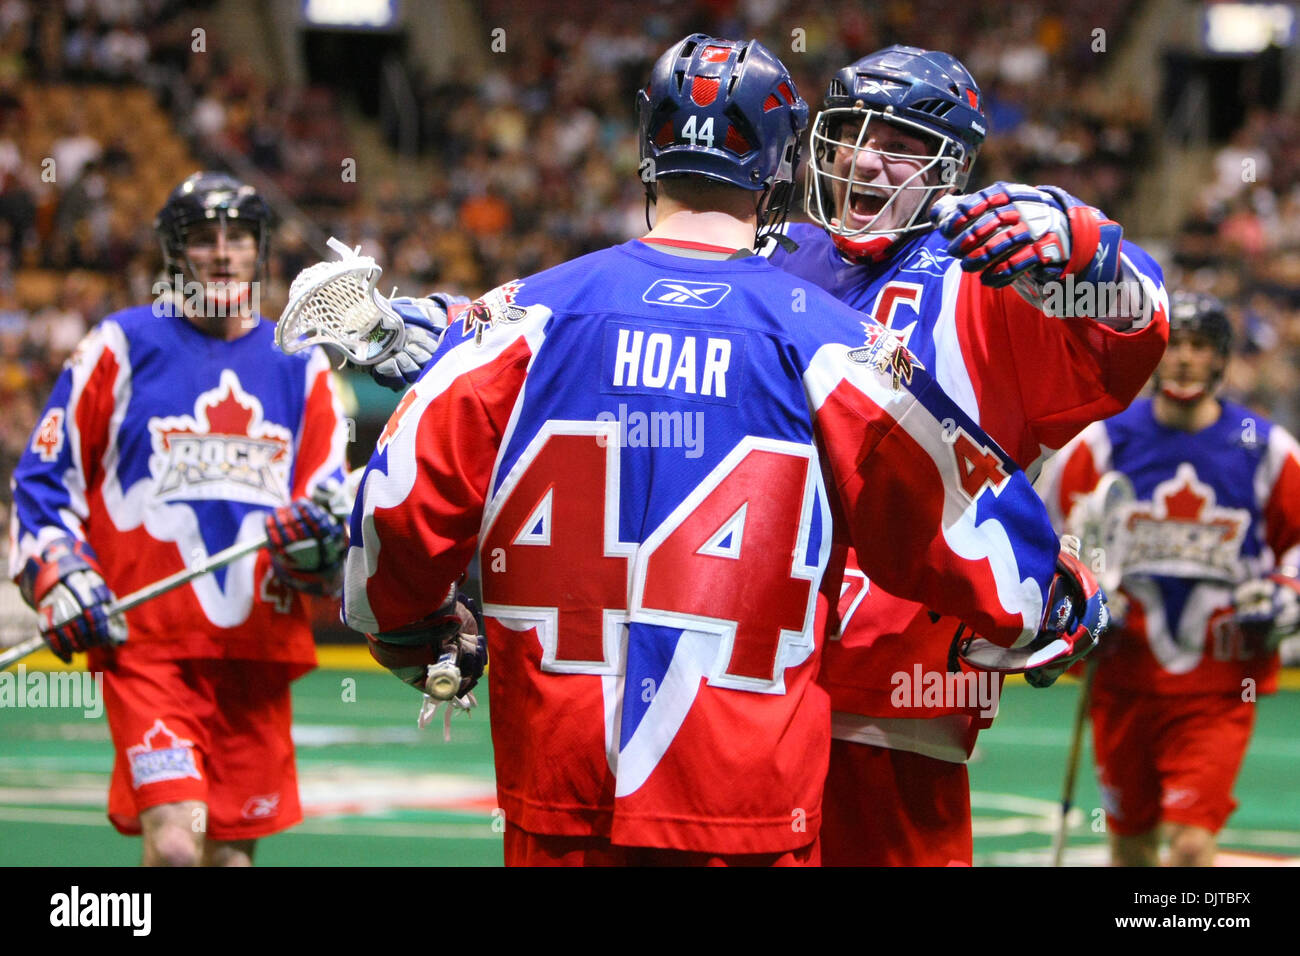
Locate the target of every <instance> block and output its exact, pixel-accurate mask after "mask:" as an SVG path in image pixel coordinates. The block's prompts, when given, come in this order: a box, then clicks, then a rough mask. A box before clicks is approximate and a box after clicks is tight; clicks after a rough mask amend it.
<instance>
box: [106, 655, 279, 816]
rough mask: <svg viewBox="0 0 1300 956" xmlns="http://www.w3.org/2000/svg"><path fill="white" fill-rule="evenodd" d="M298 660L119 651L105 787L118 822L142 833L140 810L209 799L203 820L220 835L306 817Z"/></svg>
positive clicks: (112, 672) (109, 693)
mask: <svg viewBox="0 0 1300 956" xmlns="http://www.w3.org/2000/svg"><path fill="white" fill-rule="evenodd" d="M291 667H292V665H289V664H282V663H272V662H264V661H227V660H180V661H140V660H131V659H130V658H129V657H128V656H127V655H125V654H120V653H119V654H118V655H116V661H115V663H114V665H113V666H112V667H111V668H110V669H106V670H105V671H104V703H105V709H106V710H107V712H108V726H109V729H110V730H111V731H112V735H113V747H114V749H115V750H116V751H117V758H116V760H115V761H114V764H113V780H112V783H111V785H110V787H109V793H108V818H109V820H110V821H111V822H112V824H113V826H115V827H117V829H118V830H119V831H120V832H122V833H125V834H128V835H131V836H135V835H138V834H139V833H140V832H141V831H140V813H141V811H143V810H147V809H148V808H149V807H156V806H159V805H160V804H164V803H177V802H179V801H182V800H197V801H199V802H200V803H204V804H206V805H207V812H206V819H205V820H201V821H198V822H199V823H200V825H201V826H205V827H206V832H207V835H208V837H209V838H210V839H213V840H222V841H229V840H251V839H255V838H257V837H262V836H266V835H268V834H271V833H277V832H279V831H280V830H284V829H286V828H288V827H291V826H293V825H294V824H295V823H298V822H300V821H301V820H302V807H301V806H300V805H299V803H298V777H297V774H296V772H295V770H294V762H293V741H292V739H291V738H290V736H289V731H290V725H291V722H292V716H291V711H290V701H289V680H290V673H291V670H290V669H291Z"/></svg>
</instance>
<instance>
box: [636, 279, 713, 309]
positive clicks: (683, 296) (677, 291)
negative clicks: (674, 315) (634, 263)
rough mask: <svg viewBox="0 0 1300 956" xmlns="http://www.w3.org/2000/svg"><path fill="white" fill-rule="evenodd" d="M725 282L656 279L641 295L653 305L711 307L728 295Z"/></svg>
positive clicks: (643, 300)
mask: <svg viewBox="0 0 1300 956" xmlns="http://www.w3.org/2000/svg"><path fill="white" fill-rule="evenodd" d="M730 291H731V286H729V285H727V284H726V283H725V282H692V281H691V280H689V279H656V280H655V281H654V282H653V283H651V285H650V288H648V289H646V290H645V292H644V293H642V295H641V301H642V302H648V303H650V304H651V305H679V306H682V307H683V308H687V309H711V308H713V307H714V306H715V305H717V304H718V303H719V302H721V301H722V300H723V299H725V298H726V297H727V293H728V292H730Z"/></svg>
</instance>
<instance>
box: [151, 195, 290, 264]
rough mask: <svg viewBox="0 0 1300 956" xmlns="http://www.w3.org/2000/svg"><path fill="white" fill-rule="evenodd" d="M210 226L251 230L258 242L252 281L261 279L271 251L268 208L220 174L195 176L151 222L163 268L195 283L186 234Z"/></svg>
mask: <svg viewBox="0 0 1300 956" xmlns="http://www.w3.org/2000/svg"><path fill="white" fill-rule="evenodd" d="M209 222H215V223H217V224H218V225H219V227H220V228H221V229H222V230H223V231H224V230H225V229H226V228H228V227H229V226H230V225H231V224H239V225H246V226H248V227H250V228H251V229H252V230H253V234H254V236H255V237H256V240H257V260H256V265H255V266H254V278H255V279H259V278H261V276H262V273H263V271H264V270H265V267H266V260H267V255H268V252H269V247H270V237H269V231H270V222H271V210H270V207H269V206H267V204H266V202H265V201H264V200H263V199H262V197H261V196H260V195H259V194H258V193H257V191H256V190H255V189H254V188H253V187H252V186H249V185H246V184H244V183H241V182H239V181H238V180H236V179H234V178H233V177H230V176H227V175H225V174H223V173H195V174H194V175H193V176H191V177H189V179H187V180H185V182H183V183H181V185H180V186H178V187H177V188H176V189H175V190H173V192H172V194H171V195H170V196H169V197H168V198H167V202H166V203H165V204H164V205H163V208H162V209H161V210H160V211H159V213H158V217H157V219H155V221H154V229H155V230H156V231H157V233H158V238H159V241H160V242H161V244H162V252H163V261H164V267H165V268H166V269H167V270H168V271H169V272H170V271H171V270H174V269H179V270H181V271H182V273H183V274H185V275H187V276H189V277H191V278H192V279H195V280H196V281H197V280H198V278H199V277H198V275H197V273H196V271H195V269H194V264H193V262H192V261H191V260H190V255H189V231H190V229H192V228H193V227H194V226H197V225H200V224H203V223H209Z"/></svg>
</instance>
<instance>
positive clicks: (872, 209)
mask: <svg viewBox="0 0 1300 956" xmlns="http://www.w3.org/2000/svg"><path fill="white" fill-rule="evenodd" d="M885 202H886V197H885V196H883V195H881V194H880V193H876V192H869V191H866V190H863V189H854V190H853V192H852V193H851V194H850V196H849V225H850V226H852V227H855V228H856V227H861V226H865V225H867V224H868V223H869V222H871V220H873V219H875V218H876V216H877V214H878V213H879V212H880V210H881V209H882V208H884V205H885Z"/></svg>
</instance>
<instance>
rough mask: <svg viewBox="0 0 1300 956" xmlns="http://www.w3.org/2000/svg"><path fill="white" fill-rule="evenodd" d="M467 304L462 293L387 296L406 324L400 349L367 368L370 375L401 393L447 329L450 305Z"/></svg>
mask: <svg viewBox="0 0 1300 956" xmlns="http://www.w3.org/2000/svg"><path fill="white" fill-rule="evenodd" d="M468 303H469V299H467V298H465V296H463V295H448V294H446V293H443V292H435V293H434V294H433V295H431V296H426V297H419V298H413V297H411V296H398V297H397V298H394V299H389V300H388V304H389V305H390V306H392V308H393V311H394V312H396V313H397V314H398V315H400V316H401V317H402V322H403V323H404V324H405V326H406V340H405V342H404V343H403V345H402V349H401V351H399V352H398V353H397V354H396V355H394V356H393V357H392V358H389V359H386V360H385V361H383V362H380V363H379V364H378V365H374V366H371V367H370V368H369V369H367V371H369V372H370V377H371V378H373V379H374V380H375V381H376V382H378V383H379V384H380V385H382V386H384V387H385V388H391V389H392V390H393V391H395V392H404V391H406V389H407V388H409V387H410V386H412V385H414V384H415V382H416V380H417V379H418V378H419V377H420V373H422V372H423V371H424V368H425V366H426V365H428V364H429V360H430V359H432V358H433V353H434V352H436V351H437V350H438V343H439V342H440V341H442V333H443V332H445V331H446V329H447V324H448V320H447V314H448V312H450V311H451V309H452V308H453V307H454V306H457V305H467V304H468Z"/></svg>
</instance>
